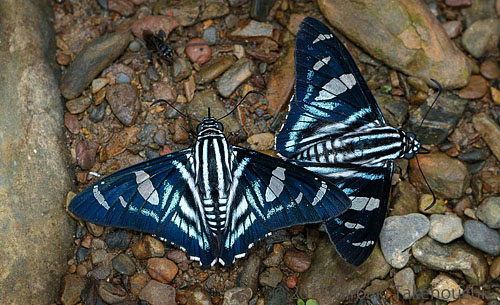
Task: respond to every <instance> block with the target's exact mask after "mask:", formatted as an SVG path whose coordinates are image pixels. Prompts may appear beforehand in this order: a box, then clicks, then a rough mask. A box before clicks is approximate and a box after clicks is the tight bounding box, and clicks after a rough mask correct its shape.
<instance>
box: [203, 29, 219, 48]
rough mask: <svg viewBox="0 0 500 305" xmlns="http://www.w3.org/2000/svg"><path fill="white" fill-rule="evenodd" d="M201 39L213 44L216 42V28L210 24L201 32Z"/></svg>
mask: <svg viewBox="0 0 500 305" xmlns="http://www.w3.org/2000/svg"><path fill="white" fill-rule="evenodd" d="M203 40H205V41H206V42H207V43H209V44H214V43H216V42H217V30H216V29H215V27H213V26H210V27H208V28H206V29H205V31H204V32H203Z"/></svg>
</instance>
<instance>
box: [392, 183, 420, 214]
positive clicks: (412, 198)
mask: <svg viewBox="0 0 500 305" xmlns="http://www.w3.org/2000/svg"><path fill="white" fill-rule="evenodd" d="M391 203H392V209H391V216H403V215H407V214H411V213H417V212H418V193H417V191H416V190H415V188H414V187H413V185H411V183H409V182H407V181H401V182H399V183H398V184H397V185H396V187H394V191H393V193H392V200H391Z"/></svg>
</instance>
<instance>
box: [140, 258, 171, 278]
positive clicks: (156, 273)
mask: <svg viewBox="0 0 500 305" xmlns="http://www.w3.org/2000/svg"><path fill="white" fill-rule="evenodd" d="M147 270H148V273H149V275H151V277H152V278H153V279H155V280H157V281H160V282H162V283H169V282H171V281H172V280H173V279H174V277H175V275H176V274H177V271H178V270H179V268H178V267H177V265H176V264H175V263H174V262H173V261H171V260H169V259H167V258H150V259H148V263H147Z"/></svg>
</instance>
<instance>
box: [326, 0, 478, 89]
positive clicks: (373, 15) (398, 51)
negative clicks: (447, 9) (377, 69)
mask: <svg viewBox="0 0 500 305" xmlns="http://www.w3.org/2000/svg"><path fill="white" fill-rule="evenodd" d="M318 4H319V7H320V9H321V11H322V12H323V14H324V15H325V17H326V18H327V19H328V21H330V23H331V24H332V25H333V26H334V27H335V28H337V29H338V30H339V31H341V32H342V33H343V34H344V35H346V37H348V38H349V39H351V40H352V41H354V42H356V44H357V45H359V46H361V47H363V49H365V50H366V51H367V52H368V53H370V54H371V55H372V56H374V57H375V58H377V59H380V60H382V61H383V62H384V63H386V64H387V65H389V66H391V67H392V68H394V69H396V70H399V71H402V72H404V73H405V74H409V75H413V76H417V77H420V78H422V79H425V80H427V82H428V83H429V84H431V85H432V82H431V81H430V79H431V78H433V79H436V80H437V81H438V82H440V83H441V84H442V85H443V87H445V88H450V89H451V88H459V87H463V86H465V85H466V84H467V82H468V81H469V77H470V74H471V67H470V64H469V61H468V59H467V58H466V56H465V55H464V54H463V53H462V52H461V51H460V50H459V49H458V48H457V47H456V46H455V45H454V44H453V42H452V41H451V40H450V39H449V38H448V36H447V35H446V32H445V31H444V29H443V28H442V27H441V25H440V24H439V21H438V20H437V19H436V18H435V17H434V16H433V14H432V12H431V11H430V10H429V8H428V7H427V5H426V4H425V2H424V1H413V0H383V1H369V0H361V1H357V0H348V1H345V0H319V1H318Z"/></svg>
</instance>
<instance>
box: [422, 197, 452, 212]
mask: <svg viewBox="0 0 500 305" xmlns="http://www.w3.org/2000/svg"><path fill="white" fill-rule="evenodd" d="M433 200H434V197H433V196H432V195H431V194H422V195H421V196H420V199H419V203H418V210H419V211H420V212H422V213H424V214H444V213H445V212H446V211H447V210H448V209H447V207H446V201H444V200H442V199H439V198H437V199H436V201H435V202H434V206H433V207H431V208H430V209H428V208H429V206H430V205H431V204H432V201H433Z"/></svg>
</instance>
